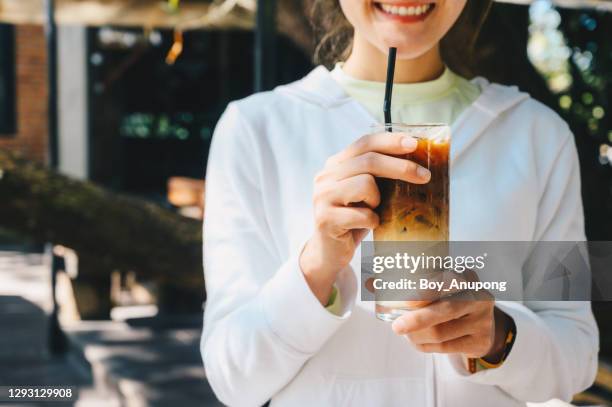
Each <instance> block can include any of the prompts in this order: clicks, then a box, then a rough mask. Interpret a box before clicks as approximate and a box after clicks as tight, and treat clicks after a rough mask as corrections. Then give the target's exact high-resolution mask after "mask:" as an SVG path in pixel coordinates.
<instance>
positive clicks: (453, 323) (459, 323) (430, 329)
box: [393, 293, 511, 363]
mask: <svg viewBox="0 0 612 407" xmlns="http://www.w3.org/2000/svg"><path fill="white" fill-rule="evenodd" d="M462 295H463V296H464V297H466V298H465V299H462V298H457V296H454V298H452V299H441V300H438V301H435V302H432V303H430V304H429V305H426V306H425V307H422V308H419V309H415V310H412V311H410V312H407V313H406V314H404V315H402V316H401V317H399V318H398V319H396V320H395V322H393V331H394V332H395V333H396V334H398V335H405V336H406V337H407V339H408V340H409V341H410V342H412V343H413V344H414V345H415V346H416V348H417V349H418V350H419V351H421V352H426V353H461V354H464V355H465V356H467V357H470V358H481V357H482V358H484V359H486V360H487V361H489V362H491V363H496V362H499V361H500V359H501V358H502V354H503V351H504V347H505V340H506V336H507V334H508V330H509V329H510V324H511V319H510V317H509V316H508V315H507V314H505V313H504V312H503V311H501V310H500V309H499V308H497V307H495V301H493V299H492V297H491V296H490V294H488V293H487V294H484V296H486V298H484V299H476V300H474V299H468V298H469V297H467V295H473V293H462V294H459V296H462ZM479 296H480V297H482V296H483V294H480V295H479Z"/></svg>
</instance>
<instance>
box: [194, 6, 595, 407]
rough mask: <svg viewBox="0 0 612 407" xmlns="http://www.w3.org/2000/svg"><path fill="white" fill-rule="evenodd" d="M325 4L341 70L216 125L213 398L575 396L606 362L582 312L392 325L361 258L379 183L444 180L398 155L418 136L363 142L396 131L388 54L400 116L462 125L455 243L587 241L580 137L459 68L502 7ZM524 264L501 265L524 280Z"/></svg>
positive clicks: (422, 318)
mask: <svg viewBox="0 0 612 407" xmlns="http://www.w3.org/2000/svg"><path fill="white" fill-rule="evenodd" d="M315 3H316V4H315V9H316V10H318V12H319V15H320V16H323V17H324V18H323V19H324V20H325V21H324V23H326V25H325V24H323V25H320V26H319V28H321V29H322V30H323V31H324V32H323V34H324V38H323V42H322V43H321V44H320V45H319V48H318V51H319V53H320V54H325V56H327V57H331V58H334V59H335V60H336V61H339V62H343V63H340V64H337V65H336V66H335V68H334V69H333V70H332V71H331V72H330V71H328V70H327V69H326V68H324V67H318V68H316V69H315V70H314V71H313V72H311V73H310V74H309V75H308V76H306V77H305V78H304V79H302V80H300V81H298V82H296V83H293V84H289V85H287V86H281V87H279V88H277V89H276V90H274V91H272V92H267V93H262V94H257V95H254V96H251V97H249V98H246V99H244V100H241V101H238V102H234V103H231V104H230V105H229V107H228V109H227V111H226V112H225V114H224V115H223V117H222V119H221V121H220V122H219V124H218V127H217V129H216V132H215V136H214V140H213V145H212V150H211V154H210V159H209V167H208V171H207V193H206V216H205V232H204V234H205V253H206V256H205V259H206V260H205V273H206V286H207V291H208V301H207V305H206V312H205V323H204V334H203V338H202V353H203V359H204V363H205V367H206V371H207V377H208V380H209V381H210V384H211V386H212V388H213V389H214V391H215V393H216V394H217V396H218V397H219V399H220V400H221V401H222V402H224V403H227V404H230V405H261V404H263V403H265V402H266V401H267V400H269V399H271V400H272V405H273V406H296V405H329V406H340V405H345V406H360V405H363V406H395V405H398V406H399V405H402V406H405V405H414V406H427V405H439V406H475V405H487V406H517V405H524V403H525V402H527V401H533V402H537V401H544V400H548V399H551V398H560V399H565V400H570V399H571V397H572V395H573V394H575V393H577V392H579V391H581V390H582V389H585V388H586V387H588V386H589V385H590V384H591V383H592V382H593V380H594V374H595V370H596V364H597V348H598V342H597V341H598V333H597V327H596V324H595V322H594V319H593V316H592V314H591V310H590V304H589V303H588V302H583V303H580V302H564V303H561V302H559V303H550V302H548V303H546V302H530V303H529V302H525V303H518V302H516V303H514V302H508V303H502V302H498V303H495V302H493V301H471V302H467V301H466V302H453V303H450V302H448V301H437V302H434V303H432V304H430V305H428V306H426V307H424V308H422V309H419V310H417V311H413V312H410V313H408V314H406V315H405V316H403V317H401V318H399V319H397V320H396V321H395V322H394V323H393V324H392V325H390V324H388V323H384V322H381V321H378V320H377V319H376V318H375V317H374V310H373V308H374V306H373V304H372V303H370V302H362V301H359V299H358V298H359V295H358V286H359V284H358V283H357V277H356V273H358V272H359V255H358V254H355V252H356V250H357V248H358V246H359V242H360V241H361V239H362V238H364V236H365V235H366V234H367V233H368V231H369V230H371V229H373V228H375V227H376V226H377V224H378V217H377V216H376V213H375V211H374V209H375V207H376V206H377V205H378V203H379V199H380V196H379V191H378V189H377V187H376V183H375V177H386V178H392V179H400V180H404V181H407V182H411V183H426V182H428V181H429V178H430V174H429V172H428V171H427V170H426V169H424V168H420V167H418V166H417V165H416V164H414V163H412V162H410V161H408V160H404V159H401V158H396V157H397V156H398V155H401V154H404V153H408V152H410V151H412V150H413V149H414V148H415V141H414V139H412V138H410V137H408V136H406V135H402V134H400V133H393V134H369V135H368V132H369V129H370V128H371V126H372V125H373V124H376V123H380V122H382V120H383V119H382V111H381V107H382V98H383V91H382V89H383V86H384V85H383V83H382V82H383V81H384V78H385V70H386V54H387V50H388V48H389V47H391V46H393V47H397V49H398V61H397V65H396V73H395V82H396V85H395V88H394V96H393V102H394V104H393V106H394V110H393V118H394V120H395V121H398V122H405V123H424V122H447V123H450V124H452V132H453V135H452V154H451V160H452V179H451V188H452V190H451V213H452V215H451V221H450V222H451V240H482V241H489V240H490V241H497V240H500V241H501V240H517V241H532V240H536V241H539V240H568V241H574V240H576V241H579V240H585V237H584V230H583V213H582V203H581V200H580V185H579V173H578V161H577V155H576V149H575V145H574V141H573V137H572V135H571V133H570V131H569V129H568V127H567V125H566V124H565V123H564V122H563V121H562V120H561V119H560V118H559V117H558V116H557V115H555V114H554V113H553V112H552V111H550V110H549V109H547V108H546V107H544V106H543V105H541V104H539V103H538V102H536V101H534V100H532V99H530V98H529V97H528V95H526V94H523V93H520V92H519V91H517V90H516V89H515V88H508V87H503V86H499V85H495V84H490V83H488V82H487V81H486V80H484V79H482V78H477V79H475V80H473V81H467V80H465V79H463V78H461V77H459V76H458V75H456V74H454V73H453V72H452V71H451V70H450V69H448V68H446V67H445V62H446V63H447V64H451V63H452V60H453V58H457V57H459V58H469V54H462V53H461V52H457V49H458V48H457V47H458V46H463V48H459V49H464V50H465V49H467V48H468V47H465V46H464V45H465V44H468V43H473V42H474V41H473V40H474V38H475V34H476V31H477V28H478V26H479V25H480V23H481V22H482V20H483V19H484V16H485V14H486V10H487V9H488V6H489V5H490V4H488V2H476V1H470V2H469V4H466V3H467V1H466V0H424V1H420V0H413V1H411V2H406V1H400V0H381V1H373V0H340V1H339V2H338V1H336V0H316V1H315ZM453 44H454V48H452V46H453ZM457 44H460V45H457ZM451 51H455V52H454V53H453V52H451ZM465 52H467V51H465ZM443 56H444V57H443ZM313 180H314V182H313ZM356 203H358V205H355V204H356ZM523 262H524V259H519V258H517V259H514V261H509V262H508V265H507V266H508V271H507V272H508V273H516V275H518V276H519V277H520V273H521V268H522V263H523ZM511 337H513V338H514V340H513V344H512V341H507V339H508V338H511ZM466 358H477V359H478V366H479V368H478V369H477V370H478V371H477V372H472V371H470V370H468V369H467V368H466V365H465V363H463V362H464V360H465V359H466Z"/></svg>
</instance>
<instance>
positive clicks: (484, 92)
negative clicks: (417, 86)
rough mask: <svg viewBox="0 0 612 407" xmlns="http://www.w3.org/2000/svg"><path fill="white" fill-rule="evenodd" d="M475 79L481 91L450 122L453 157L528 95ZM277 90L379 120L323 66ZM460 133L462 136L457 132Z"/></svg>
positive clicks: (361, 117) (370, 121)
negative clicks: (346, 91)
mask: <svg viewBox="0 0 612 407" xmlns="http://www.w3.org/2000/svg"><path fill="white" fill-rule="evenodd" d="M472 82H473V83H475V84H476V85H477V86H478V87H479V88H480V90H481V94H480V96H479V97H478V99H476V101H475V102H474V103H473V105H472V106H471V107H469V108H468V109H466V110H465V111H464V112H463V113H462V114H461V115H460V116H459V117H458V118H457V120H456V121H455V123H453V124H452V126H451V129H452V133H453V143H452V147H451V158H452V159H456V158H457V157H459V155H460V154H461V153H462V152H463V151H465V149H466V148H467V147H469V146H470V145H471V144H472V143H473V142H474V141H475V140H476V139H478V137H480V135H482V134H483V132H484V131H485V130H486V129H487V128H488V127H489V126H490V125H491V124H492V123H493V122H495V120H497V119H498V118H499V117H500V116H502V115H503V114H504V113H506V112H508V111H510V110H512V109H513V108H516V107H517V106H518V105H519V104H520V103H521V102H523V101H525V100H527V99H529V95H528V94H527V93H524V92H520V91H519V90H518V88H517V87H516V86H503V85H498V84H494V83H490V82H489V81H487V80H486V79H485V78H482V77H477V78H475V79H473V80H472ZM275 91H276V92H280V93H283V94H286V95H288V96H292V97H296V98H298V99H300V100H302V101H303V102H305V103H310V104H314V105H318V106H320V107H322V108H324V109H334V108H341V107H346V108H349V110H350V111H352V112H353V113H357V116H358V117H356V119H358V120H360V121H364V124H367V125H374V124H378V122H377V121H376V119H374V118H373V117H372V116H371V115H370V114H369V113H368V112H367V110H366V109H365V108H364V107H363V106H362V105H361V104H360V103H358V102H357V101H356V100H354V99H352V98H351V97H350V96H349V95H347V94H346V93H345V92H344V90H343V89H342V87H341V86H340V85H339V84H338V83H337V82H336V81H335V80H334V78H333V77H332V76H331V73H330V72H329V71H328V70H327V68H325V67H324V66H318V67H316V68H315V69H314V70H312V71H311V72H310V73H309V74H308V75H306V76H305V77H304V78H302V79H301V80H299V81H296V82H293V83H290V84H288V85H283V86H279V87H278V88H276V89H275ZM459 134H461V137H458V136H456V135H459Z"/></svg>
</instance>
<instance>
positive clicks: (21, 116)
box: [0, 25, 47, 162]
mask: <svg viewBox="0 0 612 407" xmlns="http://www.w3.org/2000/svg"><path fill="white" fill-rule="evenodd" d="M15 42H16V44H15V45H16V47H15V53H16V55H15V63H16V67H15V68H16V69H15V74H16V80H17V85H16V97H17V100H16V102H17V109H16V110H17V134H15V135H12V136H11V135H8V136H6V135H0V148H8V149H10V150H13V151H18V152H20V153H22V154H23V155H24V156H26V157H27V158H29V159H32V160H36V161H40V162H45V161H46V160H47V57H46V48H45V47H46V46H45V34H44V29H43V27H42V26H40V25H18V26H16V27H15Z"/></svg>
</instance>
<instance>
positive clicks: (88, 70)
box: [0, 0, 612, 406]
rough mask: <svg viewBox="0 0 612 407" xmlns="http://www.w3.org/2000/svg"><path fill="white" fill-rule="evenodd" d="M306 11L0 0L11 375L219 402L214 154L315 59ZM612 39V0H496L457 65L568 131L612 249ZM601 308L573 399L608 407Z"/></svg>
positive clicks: (4, 354) (6, 366) (97, 400)
mask: <svg viewBox="0 0 612 407" xmlns="http://www.w3.org/2000/svg"><path fill="white" fill-rule="evenodd" d="M468 1H477V0H468ZM310 4H311V0H223V1H222V0H219V1H207V0H97V1H96V0H55V1H54V0H0V22H1V23H0V327H1V331H0V386H2V385H58V386H59V385H72V386H76V387H78V389H79V395H78V399H77V401H75V402H74V403H70V405H82V406H95V405H104V406H123V405H125V406H157V405H159V406H165V405H171V404H173V403H180V404H176V405H218V404H219V403H218V402H217V401H216V399H215V397H214V395H213V393H212V391H211V389H210V387H209V386H208V385H207V382H206V377H205V372H204V369H203V368H202V366H201V359H200V355H199V349H198V344H199V335H200V331H201V328H202V326H201V325H202V306H203V303H204V302H205V300H206V297H205V281H204V279H203V274H202V266H201V264H202V259H201V244H202V234H201V221H202V217H203V210H204V207H205V200H204V191H205V180H206V172H205V168H206V160H207V155H208V148H209V145H210V141H211V137H212V132H213V129H214V126H215V123H216V121H217V120H218V118H219V116H220V115H221V113H222V112H223V110H224V109H225V107H226V105H227V103H228V102H229V101H231V100H235V99H238V98H242V97H245V96H247V95H249V94H251V93H253V92H254V91H262V90H268V89H271V88H273V87H274V86H276V85H278V84H282V83H287V82H291V81H293V80H296V79H299V78H300V77H302V76H303V75H305V74H306V73H307V72H309V71H310V70H311V69H312V68H313V66H314V65H313V62H312V53H313V49H314V35H313V31H312V28H311V27H310V25H309V22H308V14H309V7H310ZM611 39H612V1H604V0H556V1H552V0H550V1H549V0H536V1H528V0H513V1H510V0H508V1H504V2H496V3H495V5H494V7H493V9H492V12H491V15H490V18H489V20H488V22H487V23H486V25H485V27H484V30H483V33H482V35H481V38H480V40H479V44H478V46H477V50H478V52H477V53H476V55H475V56H474V58H473V60H471V61H468V63H466V65H465V67H462V68H461V70H462V71H461V72H459V73H461V74H463V75H465V76H467V77H473V76H476V75H482V76H485V77H487V78H489V79H490V80H493V81H497V82H501V83H504V84H513V85H518V86H519V87H520V88H521V90H523V91H526V92H529V93H531V95H532V96H533V97H535V98H537V99H538V100H540V101H542V102H544V103H546V104H547V105H548V106H550V107H551V108H552V109H554V110H556V111H557V112H558V113H559V114H560V115H562V116H563V117H564V119H565V120H567V121H568V122H569V123H570V125H571V127H572V129H573V131H574V134H575V137H576V142H577V145H578V149H579V154H580V161H581V171H582V181H583V198H584V203H585V212H586V220H587V235H588V238H589V239H590V240H612V147H611V145H612V105H611V102H612V87H611V86H610V82H611V81H612V41H611ZM458 52H461V50H458ZM517 199H519V197H517ZM594 309H595V312H596V316H597V319H598V321H599V324H600V329H601V345H602V349H601V360H600V369H599V375H598V379H597V383H596V384H595V385H594V386H593V387H592V388H591V389H589V390H588V391H587V392H585V393H582V394H580V395H577V396H576V398H575V401H574V402H575V403H576V404H582V405H592V404H600V405H612V312H610V311H612V307H610V306H608V305H607V304H606V303H595V304H594ZM535 385H537V384H535Z"/></svg>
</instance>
